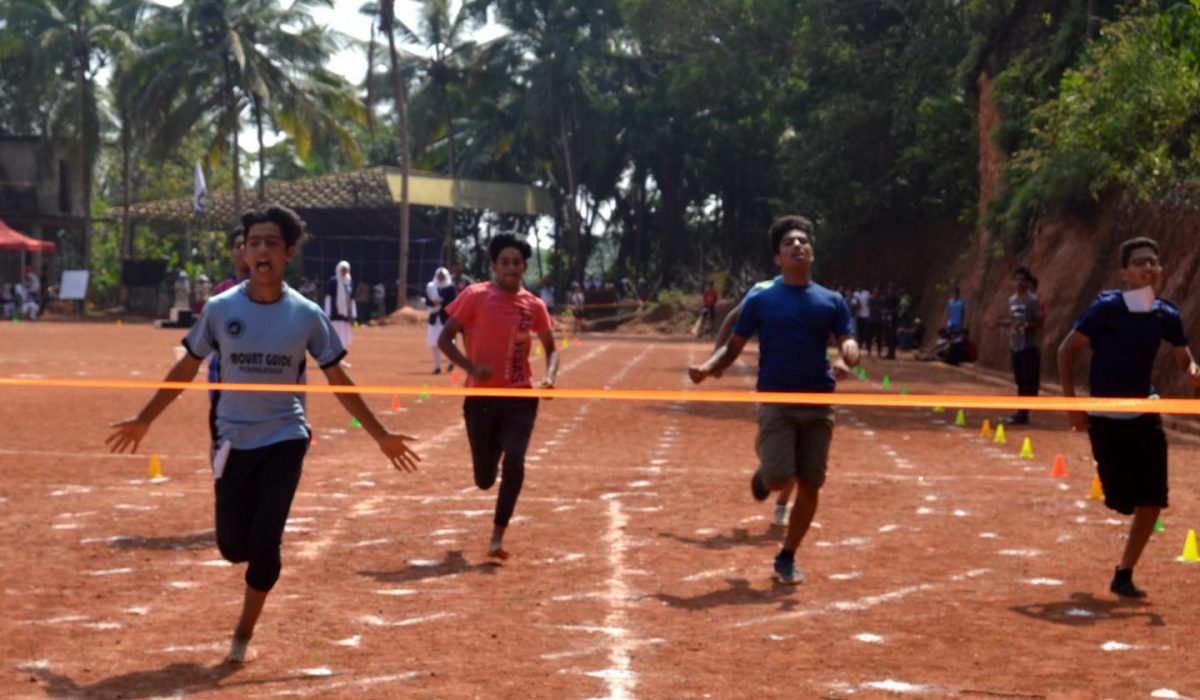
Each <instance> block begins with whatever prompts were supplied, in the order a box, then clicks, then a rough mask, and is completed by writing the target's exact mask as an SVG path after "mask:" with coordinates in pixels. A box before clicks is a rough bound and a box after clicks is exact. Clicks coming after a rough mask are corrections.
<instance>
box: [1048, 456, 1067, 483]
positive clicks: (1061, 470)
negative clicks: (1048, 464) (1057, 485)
mask: <svg viewBox="0 0 1200 700" xmlns="http://www.w3.org/2000/svg"><path fill="white" fill-rule="evenodd" d="M1050 476H1053V477H1055V478H1057V479H1065V478H1067V458H1066V457H1063V456H1062V455H1057V456H1055V458H1054V469H1052V470H1051V471H1050Z"/></svg>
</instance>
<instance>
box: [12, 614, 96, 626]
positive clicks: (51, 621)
mask: <svg viewBox="0 0 1200 700" xmlns="http://www.w3.org/2000/svg"><path fill="white" fill-rule="evenodd" d="M88 619H91V618H89V617H87V616H86V615H63V616H62V617H51V618H48V619H45V620H21V621H20V622H18V623H17V624H18V625H61V624H63V623H65V622H82V621H84V620H88Z"/></svg>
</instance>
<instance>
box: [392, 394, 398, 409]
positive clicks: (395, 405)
mask: <svg viewBox="0 0 1200 700" xmlns="http://www.w3.org/2000/svg"><path fill="white" fill-rule="evenodd" d="M391 410H392V413H399V412H400V394H392V409H391Z"/></svg>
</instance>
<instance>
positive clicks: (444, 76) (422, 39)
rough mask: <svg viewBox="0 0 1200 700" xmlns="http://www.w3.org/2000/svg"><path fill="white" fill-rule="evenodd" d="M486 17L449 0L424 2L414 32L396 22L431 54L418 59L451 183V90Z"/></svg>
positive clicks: (449, 224)
mask: <svg viewBox="0 0 1200 700" xmlns="http://www.w3.org/2000/svg"><path fill="white" fill-rule="evenodd" d="M486 18H487V11H486V9H485V8H480V7H474V6H472V5H470V4H469V3H463V4H462V5H460V6H459V8H458V12H455V13H453V14H451V11H450V0H423V2H422V3H421V17H420V24H419V25H418V27H417V29H416V31H414V30H413V29H412V28H410V27H409V26H408V25H406V24H404V23H403V22H400V21H397V22H396V25H397V26H398V27H399V28H400V30H401V34H402V36H403V37H404V39H405V41H407V42H408V43H410V44H415V45H419V46H424V47H425V48H426V49H427V50H428V51H429V53H430V55H429V56H428V57H423V58H420V59H418V62H419V64H420V66H421V72H422V73H423V74H424V76H425V81H426V86H425V88H426V89H430V90H432V91H433V92H434V94H435V99H436V100H437V102H438V104H439V106H440V108H441V112H442V119H443V127H444V129H445V138H446V171H447V173H448V174H449V176H450V179H451V180H455V179H456V178H457V176H458V173H457V170H456V165H457V164H456V161H455V157H454V156H455V147H456V145H457V143H456V142H457V139H456V137H455V129H454V108H453V106H452V104H451V99H452V98H451V95H450V92H451V89H452V88H453V87H455V86H456V85H457V84H459V83H462V82H464V81H465V79H466V78H467V76H468V74H469V73H470V72H471V71H472V68H473V65H472V63H473V60H474V55H475V49H476V43H475V41H473V40H472V39H470V38H469V35H470V34H471V33H472V32H474V31H475V30H476V29H478V28H479V26H480V25H481V24H483V22H484V21H485V20H486ZM454 228H455V208H454V206H453V204H451V205H450V207H449V209H448V211H447V213H446V244H445V249H446V262H447V263H453V262H454V248H455V243H454V241H455V235H454Z"/></svg>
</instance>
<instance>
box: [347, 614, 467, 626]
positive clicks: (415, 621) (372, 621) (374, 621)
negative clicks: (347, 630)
mask: <svg viewBox="0 0 1200 700" xmlns="http://www.w3.org/2000/svg"><path fill="white" fill-rule="evenodd" d="M447 617H458V613H451V612H440V613H434V614H432V615H422V616H420V617H409V618H405V619H403V620H385V619H384V618H382V617H379V616H378V615H364V616H363V617H362V621H363V622H365V623H367V624H368V625H371V626H372V627H408V626H410V625H419V624H421V623H423V622H433V621H434V620H442V619H445V618H447Z"/></svg>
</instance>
